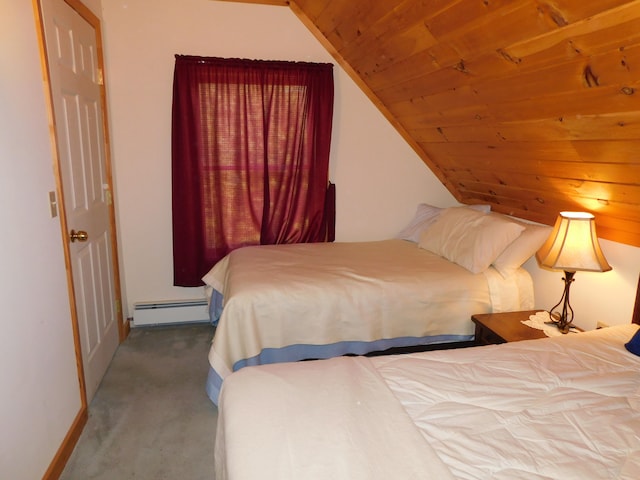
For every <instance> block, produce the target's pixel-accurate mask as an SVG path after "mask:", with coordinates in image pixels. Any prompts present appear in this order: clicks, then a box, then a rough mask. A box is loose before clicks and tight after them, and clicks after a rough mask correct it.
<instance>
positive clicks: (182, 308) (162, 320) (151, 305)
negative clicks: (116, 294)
mask: <svg viewBox="0 0 640 480" xmlns="http://www.w3.org/2000/svg"><path fill="white" fill-rule="evenodd" d="M208 321H209V309H208V305H207V301H206V300H204V299H203V300H181V301H168V302H140V303H136V304H135V305H134V311H133V325H134V326H135V327H140V326H144V325H170V324H173V323H190V322H208Z"/></svg>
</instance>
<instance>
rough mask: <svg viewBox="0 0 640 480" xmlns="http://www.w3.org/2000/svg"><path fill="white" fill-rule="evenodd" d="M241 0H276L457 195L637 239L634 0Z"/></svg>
mask: <svg viewBox="0 0 640 480" xmlns="http://www.w3.org/2000/svg"><path fill="white" fill-rule="evenodd" d="M239 1H241V0H239ZM247 3H262V4H271V5H283V6H289V8H291V9H292V11H293V12H294V13H295V14H296V15H297V16H298V17H299V18H300V19H301V21H302V22H304V24H305V25H306V26H307V27H308V28H309V29H310V30H311V31H312V32H313V33H314V34H315V35H316V37H317V38H318V39H319V40H320V41H321V42H322V43H323V45H324V46H325V47H326V48H327V49H328V51H329V52H330V53H331V54H332V55H333V57H334V58H335V59H336V61H337V62H338V63H339V64H340V65H341V66H342V67H343V68H344V69H345V70H346V71H347V72H348V73H349V74H350V75H351V76H352V78H353V79H354V80H355V81H356V82H357V83H358V85H359V86H360V87H361V88H362V89H363V90H364V92H365V93H366V94H367V95H368V96H369V98H370V99H371V100H372V101H373V102H374V103H375V104H376V105H377V106H378V108H380V110H381V111H382V112H383V114H384V115H385V116H386V117H387V119H388V120H389V121H390V122H391V123H392V124H393V125H394V126H395V127H396V128H397V130H398V131H399V132H400V133H401V134H402V135H403V137H404V138H405V140H406V141H407V142H408V143H409V144H410V145H411V146H412V147H413V148H414V150H415V151H416V152H417V153H418V155H419V156H420V157H421V158H422V160H423V161H424V162H425V164H426V165H427V166H428V167H429V168H430V169H431V170H432V171H433V172H434V174H435V175H436V176H437V177H438V178H439V179H440V181H442V183H443V184H444V185H445V186H446V187H447V188H448V189H449V191H450V192H451V193H452V194H453V195H454V196H455V197H456V199H457V200H459V201H460V202H463V203H490V204H491V205H492V208H493V209H494V210H495V211H499V212H502V213H507V214H512V215H515V216H518V217H521V218H526V219H530V220H534V221H538V222H541V223H547V224H553V222H554V221H555V218H556V215H557V213H558V212H559V211H563V210H581V211H590V212H592V213H594V214H595V215H596V223H597V226H598V234H599V236H601V237H603V238H607V239H610V240H614V241H618V242H622V243H626V244H629V245H635V246H640V1H622V0H332V1H326V0H290V1H285V0H254V1H250V0H249V1H247Z"/></svg>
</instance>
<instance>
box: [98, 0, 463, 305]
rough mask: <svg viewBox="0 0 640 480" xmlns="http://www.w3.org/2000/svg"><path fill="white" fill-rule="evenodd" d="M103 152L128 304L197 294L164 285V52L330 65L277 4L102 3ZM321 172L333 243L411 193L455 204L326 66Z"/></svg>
mask: <svg viewBox="0 0 640 480" xmlns="http://www.w3.org/2000/svg"><path fill="white" fill-rule="evenodd" d="M103 18H104V24H103V29H104V36H105V43H106V47H105V48H106V60H107V88H108V94H109V102H110V104H109V105H110V118H111V126H112V129H111V133H112V137H111V138H112V148H113V160H114V163H115V179H116V195H117V207H118V211H119V213H118V215H119V225H118V227H119V234H120V241H121V243H120V245H121V251H120V254H121V259H122V264H123V266H122V273H123V278H122V285H123V289H124V294H125V296H126V298H125V300H126V303H128V305H129V315H131V313H132V307H131V306H132V304H133V303H134V302H139V301H154V300H166V299H181V298H198V297H202V296H203V291H202V289H200V288H197V289H185V288H179V287H173V286H172V281H173V267H172V258H171V257H172V243H171V242H172V237H171V177H170V169H171V156H170V150H171V139H170V134H171V124H170V122H171V88H172V81H173V66H174V55H175V54H185V55H202V56H220V57H243V58H256V59H273V60H303V61H314V62H333V63H335V62H334V61H333V59H332V58H331V56H330V55H329V54H328V53H327V52H326V51H325V50H324V48H323V47H322V46H321V45H320V44H319V42H318V41H317V40H316V39H315V38H314V37H313V35H312V34H311V33H309V31H308V30H307V29H306V28H305V27H304V25H303V24H302V23H301V22H300V21H299V20H298V19H297V17H296V16H295V15H294V14H293V13H292V12H291V11H290V10H289V9H288V8H286V7H274V6H264V5H247V4H241V3H238V4H236V3H227V2H215V1H211V0H181V1H180V2H176V1H169V0H164V1H158V0H110V1H109V2H103ZM334 79H335V92H336V102H335V116H334V132H333V141H332V153H331V167H330V177H331V180H332V181H333V182H334V183H336V186H337V220H336V222H337V224H336V238H337V240H343V241H345V240H363V239H376V238H384V237H388V236H391V235H393V234H394V233H396V231H398V230H399V229H400V228H401V227H402V226H403V224H404V223H406V222H407V221H408V220H409V219H410V218H411V216H412V215H413V213H414V211H415V207H416V205H417V203H419V202H420V201H430V202H432V203H435V204H437V205H443V206H444V205H451V204H454V203H455V201H454V199H453V197H452V196H451V195H450V194H449V193H448V192H447V191H446V189H445V188H444V187H443V186H442V185H441V184H440V182H439V181H438V180H437V179H436V178H435V177H434V176H433V175H432V174H431V172H430V171H429V170H428V169H427V168H425V166H424V164H423V163H422V161H421V160H420V159H419V158H418V157H417V156H416V155H415V153H414V152H413V150H411V149H410V148H409V147H408V146H407V145H406V143H405V142H404V141H403V140H402V138H401V137H400V136H399V135H398V134H397V133H396V131H395V130H394V129H393V128H392V127H391V126H390V125H389V124H388V123H387V122H386V120H385V119H384V118H383V117H382V115H381V114H380V113H379V112H378V111H377V109H376V108H375V107H373V105H372V104H371V103H370V102H369V100H368V99H367V98H366V96H365V95H364V94H362V92H361V91H360V90H359V89H358V88H357V87H356V86H355V84H354V83H353V82H352V81H351V79H350V78H349V77H348V76H347V75H346V74H345V73H344V72H343V71H342V69H341V68H340V67H339V66H337V65H336V67H335V73H334Z"/></svg>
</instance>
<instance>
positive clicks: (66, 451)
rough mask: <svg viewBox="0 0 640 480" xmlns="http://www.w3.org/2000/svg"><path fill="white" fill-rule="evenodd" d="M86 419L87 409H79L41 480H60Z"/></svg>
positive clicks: (87, 416)
mask: <svg viewBox="0 0 640 480" xmlns="http://www.w3.org/2000/svg"><path fill="white" fill-rule="evenodd" d="M88 418H89V415H88V413H87V407H85V406H83V407H81V408H80V411H79V412H78V415H76V418H75V420H74V421H73V423H72V424H71V428H70V429H69V431H68V432H67V435H66V436H65V437H64V440H63V441H62V444H61V445H60V448H58V451H57V452H56V456H55V457H53V460H52V461H51V464H50V465H49V468H48V469H47V471H46V472H45V474H44V476H43V477H42V480H58V478H60V475H62V471H63V470H64V467H65V465H66V464H67V462H68V461H69V457H70V456H71V453H72V452H73V449H74V448H75V447H76V444H77V443H78V439H79V438H80V434H81V433H82V430H83V429H84V426H85V425H86V424H87V419H88Z"/></svg>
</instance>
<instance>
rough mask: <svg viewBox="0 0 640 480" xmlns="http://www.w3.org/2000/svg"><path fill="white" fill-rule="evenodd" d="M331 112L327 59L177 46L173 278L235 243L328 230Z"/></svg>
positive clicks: (187, 282)
mask: <svg viewBox="0 0 640 480" xmlns="http://www.w3.org/2000/svg"><path fill="white" fill-rule="evenodd" d="M332 115H333V66H332V65H331V64H317V63H306V62H283V61H261V60H242V59H222V58H210V57H193V56H181V55H177V56H176V63H175V71H174V84H173V112H172V116H173V118H172V193H173V254H174V284H175V285H180V286H197V285H201V284H202V282H201V280H200V279H201V277H202V276H203V275H204V274H205V273H206V272H207V271H208V270H209V269H210V268H211V266H213V265H214V264H215V263H216V262H217V261H218V260H220V259H221V258H222V257H224V256H225V255H226V254H227V253H229V252H230V251H231V250H233V249H235V248H238V247H242V246H246V245H258V244H280V243H301V242H319V241H324V240H326V239H327V235H328V232H329V233H330V232H332V231H333V225H332V221H333V219H328V217H327V215H326V213H325V212H326V211H327V210H330V209H331V208H329V209H327V206H329V207H331V206H332V202H333V198H331V197H330V196H328V195H327V191H328V188H327V187H328V184H329V183H328V170H329V145H330V143H331V124H332ZM331 191H332V190H331Z"/></svg>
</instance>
